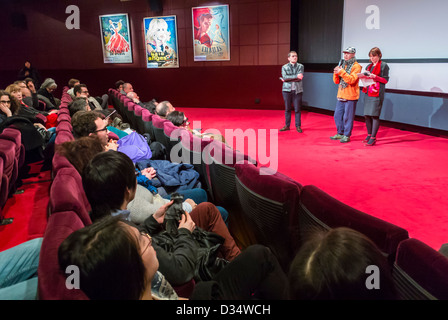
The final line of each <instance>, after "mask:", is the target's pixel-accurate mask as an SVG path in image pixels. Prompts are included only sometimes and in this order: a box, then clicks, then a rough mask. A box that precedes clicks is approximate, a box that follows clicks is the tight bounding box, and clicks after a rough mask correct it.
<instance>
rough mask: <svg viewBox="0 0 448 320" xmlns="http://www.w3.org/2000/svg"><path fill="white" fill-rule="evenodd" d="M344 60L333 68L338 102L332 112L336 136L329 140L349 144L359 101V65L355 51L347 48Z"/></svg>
mask: <svg viewBox="0 0 448 320" xmlns="http://www.w3.org/2000/svg"><path fill="white" fill-rule="evenodd" d="M342 52H343V53H344V60H343V61H341V63H340V64H339V65H338V66H337V67H336V68H334V70H333V81H334V83H335V84H338V85H339V88H338V95H337V98H338V102H337V103H336V108H335V110H334V122H335V123H336V129H337V134H336V135H334V136H332V137H330V139H331V140H339V141H340V142H341V143H347V142H350V136H351V134H352V129H353V121H354V120H355V111H356V104H357V103H358V99H359V85H358V82H359V78H358V73H360V72H361V69H362V67H361V65H360V64H359V63H358V62H357V61H356V58H355V54H356V49H355V48H353V47H348V48H347V49H345V50H344V51H342Z"/></svg>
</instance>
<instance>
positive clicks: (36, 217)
mask: <svg viewBox="0 0 448 320" xmlns="http://www.w3.org/2000/svg"><path fill="white" fill-rule="evenodd" d="M177 109H178V110H180V111H184V112H186V115H187V117H188V118H189V120H190V122H191V123H192V125H194V123H193V122H194V121H197V120H199V119H200V120H201V124H200V125H197V126H196V127H201V128H203V129H204V130H205V129H211V128H213V129H217V130H219V131H220V132H221V133H222V134H224V135H225V136H226V138H227V142H228V143H229V144H230V145H232V146H235V147H236V148H237V149H240V150H244V152H246V153H247V154H249V155H252V156H254V157H255V158H257V159H258V160H259V162H260V163H261V164H265V165H266V166H270V167H271V168H273V169H276V168H277V167H278V171H279V172H281V173H283V174H286V175H287V176H289V177H291V178H293V179H295V180H296V181H298V182H300V183H301V184H302V185H309V184H313V185H316V186H317V187H319V188H321V189H322V190H324V191H325V192H327V193H328V194H330V195H331V196H333V197H335V198H336V199H338V200H340V201H342V202H344V203H346V204H348V205H350V206H352V207H354V208H356V209H358V210H361V211H363V212H366V213H368V214H371V215H373V216H376V217H378V218H380V219H383V220H386V221H389V222H391V223H393V224H396V225H398V226H401V227H403V228H405V229H406V230H408V232H409V235H410V236H411V237H413V238H417V239H419V240H421V241H423V242H425V243H426V244H428V245H429V246H431V247H433V248H434V249H436V250H438V249H439V248H440V246H441V245H442V244H443V243H446V242H448V215H447V212H448V197H447V196H446V194H447V193H448V170H447V168H446V166H447V163H448V139H446V138H443V137H434V136H429V135H424V134H419V133H412V132H408V131H401V130H398V129H392V128H388V127H381V128H380V132H379V134H378V142H377V145H376V146H374V147H371V148H369V147H364V146H363V144H362V142H361V141H362V140H363V139H364V137H365V128H364V123H363V122H355V126H354V130H353V136H352V142H350V143H348V144H341V143H340V142H338V141H332V140H330V139H329V137H330V136H331V135H333V134H335V126H334V122H333V118H332V116H328V115H322V114H317V113H312V112H303V114H302V128H303V130H304V132H303V133H302V134H299V133H297V132H296V131H295V130H291V131H287V132H278V129H279V128H281V127H282V126H283V125H284V112H283V111H273V110H267V111H265V110H263V111H262V110H237V109H231V110H223V109H195V108H188V109H187V108H180V107H178V108H177ZM226 129H228V130H230V131H228V132H227V134H226ZM236 129H240V131H239V132H238V131H235V130H236ZM259 129H264V131H263V130H261V131H259ZM270 130H272V134H270V133H271V132H270ZM232 132H235V133H237V136H238V137H239V139H231V136H230V135H229V134H231V133H232ZM266 133H267V136H266V137H267V138H265V139H263V136H264V134H266ZM242 134H245V135H246V138H245V144H244V146H242V147H240V146H238V143H240V142H242V138H241V135H242ZM277 136H278V140H277V139H276V137H277ZM247 137H249V138H247ZM271 138H274V139H273V140H272V144H271V143H270V141H271ZM249 141H252V142H253V141H255V143H249ZM257 145H258V146H257ZM265 149H266V150H268V152H267V153H266V152H265V151H266V150H265ZM263 155H266V156H267V158H268V160H269V157H270V162H269V161H266V160H263V158H266V157H263ZM41 167H42V164H41V163H37V164H34V165H33V166H32V167H31V170H30V172H29V175H30V176H32V177H30V178H27V179H25V180H23V182H24V185H23V186H22V187H21V188H20V189H23V190H25V192H24V193H23V194H17V195H14V197H13V198H10V199H9V200H8V202H7V204H6V206H5V208H4V209H3V214H4V216H5V218H9V217H14V222H13V223H12V224H10V225H6V226H0V251H2V250H4V249H7V248H10V247H12V246H14V245H17V244H19V243H21V242H23V241H26V240H29V239H32V238H35V237H38V236H42V235H43V232H44V230H45V226H46V221H47V220H46V216H47V205H48V194H49V187H50V182H49V180H50V178H51V176H50V175H51V173H50V171H42V172H41Z"/></svg>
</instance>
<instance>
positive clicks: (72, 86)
mask: <svg viewBox="0 0 448 320" xmlns="http://www.w3.org/2000/svg"><path fill="white" fill-rule="evenodd" d="M78 84H81V81H79V80H78V79H74V78H72V79H70V80H69V81H68V88H69V89H68V90H67V93H68V94H69V95H70V97H71V98H72V99H74V98H75V94H74V92H73V90H74V89H75V86H77V85H78Z"/></svg>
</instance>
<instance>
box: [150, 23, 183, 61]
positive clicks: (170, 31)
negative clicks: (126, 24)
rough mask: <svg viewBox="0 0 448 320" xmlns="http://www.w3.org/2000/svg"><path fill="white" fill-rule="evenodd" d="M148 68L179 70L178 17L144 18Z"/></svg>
mask: <svg viewBox="0 0 448 320" xmlns="http://www.w3.org/2000/svg"><path fill="white" fill-rule="evenodd" d="M143 26H144V32H145V47H146V67H147V68H178V67H179V55H178V47H177V22H176V16H165V17H152V18H144V19H143Z"/></svg>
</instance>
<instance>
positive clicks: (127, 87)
mask: <svg viewBox="0 0 448 320" xmlns="http://www.w3.org/2000/svg"><path fill="white" fill-rule="evenodd" d="M132 91H134V88H133V87H132V84H130V83H129V82H125V83H123V89H122V90H121V91H120V92H121V93H122V94H124V95H127V94H128V93H129V92H132Z"/></svg>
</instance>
